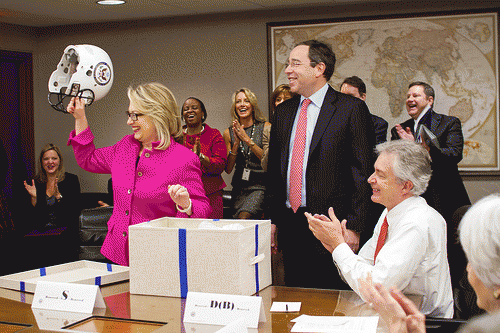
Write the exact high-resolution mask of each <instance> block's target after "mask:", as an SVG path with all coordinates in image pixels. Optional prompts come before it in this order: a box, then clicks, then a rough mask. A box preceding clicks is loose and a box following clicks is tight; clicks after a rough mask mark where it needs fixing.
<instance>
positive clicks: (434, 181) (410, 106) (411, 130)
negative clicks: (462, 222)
mask: <svg viewBox="0 0 500 333" xmlns="http://www.w3.org/2000/svg"><path fill="white" fill-rule="evenodd" d="M434 98H435V93H434V89H433V88H432V87H431V86H430V85H429V84H427V83H425V82H413V83H411V84H410V85H409V87H408V94H407V96H406V110H407V111H408V114H409V115H410V117H411V119H409V120H407V121H405V122H404V123H402V124H397V125H396V126H395V127H394V128H392V129H391V140H395V139H405V140H416V141H419V142H421V144H422V145H423V146H424V147H425V148H426V149H427V150H428V151H429V154H430V155H431V159H432V162H431V166H432V176H431V180H430V181H429V186H428V187H427V190H426V191H425V193H424V194H423V195H422V197H423V198H424V199H425V200H426V201H427V203H428V204H429V206H431V207H433V208H434V209H436V210H437V211H438V212H439V213H440V214H441V215H442V216H443V217H444V219H445V220H446V223H447V235H448V236H447V237H448V260H449V263H450V272H451V282H452V285H453V288H454V289H456V288H459V281H460V278H461V277H462V275H463V270H464V266H465V264H466V260H465V255H464V253H463V251H462V248H461V246H460V245H459V244H458V243H457V242H456V231H457V227H458V223H456V222H455V221H456V220H457V219H456V218H455V219H454V218H453V215H454V213H455V211H457V210H458V208H460V207H463V206H465V205H470V204H471V202H470V199H469V196H468V194H467V190H466V189H465V186H464V184H463V182H462V178H461V177H460V173H459V172H458V166H457V164H458V162H460V161H461V160H462V152H463V148H464V138H463V134H462V125H461V123H460V119H458V118H457V117H452V116H446V115H443V114H439V113H436V112H434V110H433V108H432V106H433V105H434ZM422 126H425V128H427V129H428V130H429V131H430V132H431V133H432V134H433V135H434V136H435V137H436V138H435V139H434V140H433V142H432V141H430V140H429V135H424V136H423V137H421V136H420V133H423V132H422V129H421V128H422ZM425 128H424V130H423V131H426V130H425Z"/></svg>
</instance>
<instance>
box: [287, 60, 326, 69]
mask: <svg viewBox="0 0 500 333" xmlns="http://www.w3.org/2000/svg"><path fill="white" fill-rule="evenodd" d="M317 64H318V63H317V62H316V61H313V60H311V61H310V62H309V65H310V66H311V67H313V68H314V67H316V65H317ZM285 65H286V67H291V68H298V67H300V66H302V65H303V63H301V62H300V61H298V60H292V62H288V61H287V62H286V63H285Z"/></svg>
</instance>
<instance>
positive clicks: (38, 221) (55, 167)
mask: <svg viewBox="0 0 500 333" xmlns="http://www.w3.org/2000/svg"><path fill="white" fill-rule="evenodd" d="M24 187H25V188H26V191H27V193H29V195H30V200H31V203H28V202H29V200H28V199H27V198H26V207H27V208H26V211H25V212H26V214H27V216H26V218H25V219H24V221H25V223H24V225H23V226H20V227H21V228H22V229H24V230H23V231H24V233H26V234H27V235H28V236H33V237H31V238H30V242H29V246H30V247H31V249H30V250H29V252H30V257H31V259H33V263H34V264H36V265H38V267H44V266H48V265H54V264H62V263H65V262H68V261H72V260H76V259H77V248H76V244H77V242H76V240H77V230H78V215H79V214H80V210H81V209H80V206H79V203H80V200H79V196H80V182H79V181H78V177H77V176H76V175H73V174H71V173H68V172H65V171H64V163H63V156H62V154H61V150H60V149H59V147H57V146H55V145H53V144H51V143H49V144H47V145H45V146H44V147H43V148H42V151H41V152H40V156H39V158H38V171H37V174H36V176H35V178H34V179H33V180H32V181H31V182H26V181H24ZM49 235H50V236H52V237H55V236H57V237H58V239H57V241H56V240H54V239H50V238H48V237H47V236H49ZM34 236H40V237H34ZM41 236H43V237H41ZM38 256H40V257H38ZM35 258H36V260H35ZM31 268H35V267H31Z"/></svg>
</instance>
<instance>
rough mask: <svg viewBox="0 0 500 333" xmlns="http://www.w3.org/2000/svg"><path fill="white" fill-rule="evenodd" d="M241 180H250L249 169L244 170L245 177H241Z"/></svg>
mask: <svg viewBox="0 0 500 333" xmlns="http://www.w3.org/2000/svg"><path fill="white" fill-rule="evenodd" d="M241 179H243V180H249V179H250V169H248V168H245V169H243V175H242V176H241Z"/></svg>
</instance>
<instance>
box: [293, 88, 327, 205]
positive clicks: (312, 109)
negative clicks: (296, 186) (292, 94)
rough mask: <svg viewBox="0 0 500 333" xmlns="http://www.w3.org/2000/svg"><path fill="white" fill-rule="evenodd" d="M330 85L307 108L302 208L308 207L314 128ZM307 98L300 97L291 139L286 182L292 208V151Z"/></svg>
mask: <svg viewBox="0 0 500 333" xmlns="http://www.w3.org/2000/svg"><path fill="white" fill-rule="evenodd" d="M328 87H329V86H328V83H327V84H325V85H324V86H323V87H322V88H321V89H319V90H318V91H316V92H315V93H314V94H312V95H311V96H310V97H308V98H309V99H310V100H311V104H309V106H308V107H307V133H306V146H305V148H304V162H303V166H302V201H301V205H300V206H301V207H304V206H305V205H306V169H307V160H308V157H309V148H310V147H311V141H312V136H313V134H314V128H315V127H316V122H317V121H318V116H319V112H320V111H321V106H322V105H323V101H324V99H325V96H326V92H327V91H328ZM305 99H306V97H304V96H301V97H300V103H299V108H298V109H297V113H296V115H297V116H296V117H295V121H294V123H293V127H292V135H291V137H290V157H289V158H288V171H287V177H286V179H287V181H286V185H287V186H286V194H287V195H286V206H287V207H288V208H290V199H289V198H290V168H291V163H292V151H293V143H294V142H295V132H296V130H297V123H298V122H299V116H298V115H299V112H300V108H301V107H302V102H304V100H305Z"/></svg>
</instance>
